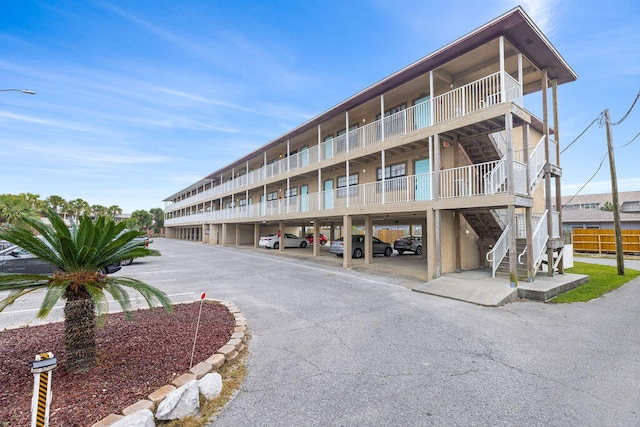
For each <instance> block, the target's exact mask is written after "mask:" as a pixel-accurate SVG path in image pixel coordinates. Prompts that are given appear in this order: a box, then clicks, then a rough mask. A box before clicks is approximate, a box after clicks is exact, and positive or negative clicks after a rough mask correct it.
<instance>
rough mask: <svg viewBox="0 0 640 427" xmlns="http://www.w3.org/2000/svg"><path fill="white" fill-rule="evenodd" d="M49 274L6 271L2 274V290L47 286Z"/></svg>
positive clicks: (0, 288) (0, 276)
mask: <svg viewBox="0 0 640 427" xmlns="http://www.w3.org/2000/svg"><path fill="white" fill-rule="evenodd" d="M49 279H50V277H49V276H46V275H44V274H24V273H5V274H0V291H10V290H13V289H22V288H37V289H40V288H41V287H42V286H47V284H48V283H49Z"/></svg>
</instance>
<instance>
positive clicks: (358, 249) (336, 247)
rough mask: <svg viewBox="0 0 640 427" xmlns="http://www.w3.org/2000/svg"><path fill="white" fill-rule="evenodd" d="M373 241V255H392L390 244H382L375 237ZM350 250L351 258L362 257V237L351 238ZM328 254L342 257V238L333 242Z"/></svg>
mask: <svg viewBox="0 0 640 427" xmlns="http://www.w3.org/2000/svg"><path fill="white" fill-rule="evenodd" d="M372 239H373V254H374V255H384V256H391V254H392V253H393V247H392V246H391V244H390V243H387V242H383V241H382V240H380V239H378V238H377V237H372ZM351 250H352V251H353V258H362V257H363V255H364V236H362V235H356V236H351ZM329 252H330V253H332V254H336V255H337V256H339V257H341V256H343V255H344V238H343V237H341V238H339V239H336V240H333V241H332V242H331V246H329Z"/></svg>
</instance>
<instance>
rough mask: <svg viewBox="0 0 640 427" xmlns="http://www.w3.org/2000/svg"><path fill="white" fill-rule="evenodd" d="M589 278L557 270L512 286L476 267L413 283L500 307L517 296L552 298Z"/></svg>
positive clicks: (447, 295)
mask: <svg viewBox="0 0 640 427" xmlns="http://www.w3.org/2000/svg"><path fill="white" fill-rule="evenodd" d="M588 280H589V277H588V276H585V275H579V274H556V275H554V276H553V277H549V276H547V275H546V273H538V274H537V275H536V278H535V280H534V281H533V282H518V286H517V287H515V288H512V287H511V284H510V283H509V281H508V280H506V279H503V278H495V277H491V272H490V271H488V270H472V271H463V272H460V273H450V274H446V275H444V276H442V277H439V278H437V279H435V280H432V281H429V282H425V283H422V284H419V285H417V286H415V287H413V290H414V291H416V292H422V293H425V294H431V295H437V296H440V297H445V298H451V299H455V300H460V301H465V302H470V303H473V304H478V305H484V306H489V307H498V306H501V305H503V304H507V303H509V302H511V301H514V300H516V299H517V298H526V299H530V300H535V301H548V300H550V299H551V298H553V297H555V296H556V295H559V294H561V293H563V292H566V291H568V290H570V289H573V288H575V287H577V286H579V285H581V284H583V283H586V282H587V281H588Z"/></svg>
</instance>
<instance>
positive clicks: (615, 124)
mask: <svg viewBox="0 0 640 427" xmlns="http://www.w3.org/2000/svg"><path fill="white" fill-rule="evenodd" d="M638 98H640V90H639V91H638V93H637V94H636V99H634V100H633V104H631V107H629V111H627V114H625V115H624V116H623V117H622V118H621V119H620V120H618V121H617V122H615V123H611V125H612V126H617V125H619V124H620V123H622V122H624V121H625V119H626V118H627V116H628V115H629V113H631V110H633V107H635V105H636V102H638Z"/></svg>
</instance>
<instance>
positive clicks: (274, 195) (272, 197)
mask: <svg viewBox="0 0 640 427" xmlns="http://www.w3.org/2000/svg"><path fill="white" fill-rule="evenodd" d="M272 200H278V192H277V191H274V192H273V193H267V201H268V202H270V201H272Z"/></svg>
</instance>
